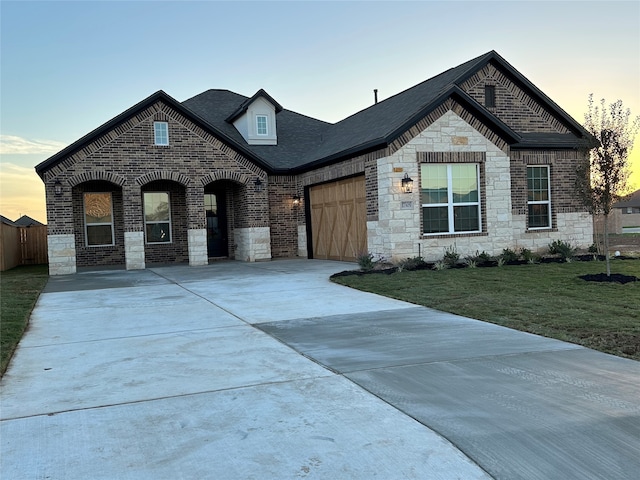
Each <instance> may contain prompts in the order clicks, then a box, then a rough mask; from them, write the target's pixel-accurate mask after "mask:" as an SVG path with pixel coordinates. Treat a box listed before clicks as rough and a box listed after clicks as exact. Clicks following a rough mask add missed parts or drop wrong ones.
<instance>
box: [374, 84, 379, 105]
mask: <svg viewBox="0 0 640 480" xmlns="http://www.w3.org/2000/svg"><path fill="white" fill-rule="evenodd" d="M373 101H374V102H375V103H378V89H377V88H374V89H373Z"/></svg>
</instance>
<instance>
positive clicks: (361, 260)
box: [357, 252, 375, 271]
mask: <svg viewBox="0 0 640 480" xmlns="http://www.w3.org/2000/svg"><path fill="white" fill-rule="evenodd" d="M357 260H358V265H359V266H360V269H361V270H364V271H369V270H373V267H374V266H375V262H374V261H373V254H372V253H369V252H366V253H361V254H360V255H358V257H357Z"/></svg>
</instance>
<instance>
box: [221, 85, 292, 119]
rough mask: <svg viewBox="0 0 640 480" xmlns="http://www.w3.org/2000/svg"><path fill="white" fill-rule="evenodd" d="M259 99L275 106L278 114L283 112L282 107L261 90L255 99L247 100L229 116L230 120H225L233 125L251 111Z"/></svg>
mask: <svg viewBox="0 0 640 480" xmlns="http://www.w3.org/2000/svg"><path fill="white" fill-rule="evenodd" d="M258 98H264V99H265V100H266V101H267V102H269V103H270V104H271V105H273V108H274V109H275V111H276V113H280V112H281V111H282V110H283V108H282V105H280V104H279V103H278V102H276V101H275V100H274V99H273V97H272V96H271V95H269V94H268V93H267V92H266V91H265V90H264V89H262V88H261V89H260V90H258V91H257V92H256V93H255V94H254V95H253V97H251V98H247V99H246V100H245V101H244V102H242V103H241V104H240V105H239V106H238V108H237V109H236V110H235V111H234V112H233V113H232V114H231V115H229V117H228V118H226V119H225V121H226V122H228V123H233V122H234V121H235V120H237V119H238V118H239V117H240V116H242V115H243V114H244V113H247V110H248V109H249V107H250V106H251V104H252V103H253V102H254V101H256V99H258Z"/></svg>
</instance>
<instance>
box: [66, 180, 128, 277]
mask: <svg viewBox="0 0 640 480" xmlns="http://www.w3.org/2000/svg"><path fill="white" fill-rule="evenodd" d="M85 192H105V193H106V192H110V193H111V201H112V208H113V230H114V237H115V245H113V246H105V247H103V246H96V247H90V246H87V240H86V236H85V225H84V203H83V197H84V193H85ZM72 198H73V229H74V232H75V245H76V262H77V266H78V267H93V266H101V265H124V263H125V254H124V224H123V211H124V209H123V203H122V189H120V188H119V187H117V186H116V185H114V184H113V183H109V182H106V181H90V182H86V183H82V184H80V185H79V186H77V187H75V188H73V192H72Z"/></svg>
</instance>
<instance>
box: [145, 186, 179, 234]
mask: <svg viewBox="0 0 640 480" xmlns="http://www.w3.org/2000/svg"><path fill="white" fill-rule="evenodd" d="M147 193H164V194H166V195H167V204H168V206H169V219H168V220H157V221H156V220H153V221H147V212H146V211H144V206H145V201H144V196H145V195H146V194H147ZM142 209H143V212H142V215H143V218H144V241H145V243H146V244H148V245H166V244H169V243H173V235H172V233H171V232H172V231H173V225H172V223H171V193H169V192H166V191H150V192H142ZM159 223H168V224H169V241H167V242H150V241H149V239H148V238H147V225H155V224H159Z"/></svg>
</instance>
